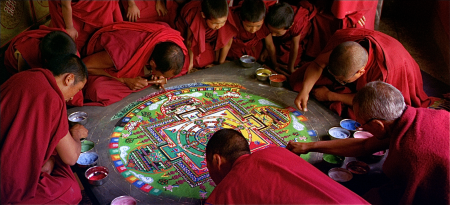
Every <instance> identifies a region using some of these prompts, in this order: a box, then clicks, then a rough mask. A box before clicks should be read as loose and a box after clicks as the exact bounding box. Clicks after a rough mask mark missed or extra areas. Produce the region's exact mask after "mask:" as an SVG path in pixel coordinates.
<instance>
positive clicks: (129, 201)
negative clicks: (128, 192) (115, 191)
mask: <svg viewBox="0 0 450 205" xmlns="http://www.w3.org/2000/svg"><path fill="white" fill-rule="evenodd" d="M136 204H137V201H136V199H134V198H133V197H131V196H119V197H116V198H115V199H114V200H112V202H111V205H136Z"/></svg>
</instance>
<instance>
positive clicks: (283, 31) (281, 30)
mask: <svg viewBox="0 0 450 205" xmlns="http://www.w3.org/2000/svg"><path fill="white" fill-rule="evenodd" d="M267 27H268V28H269V30H270V33H271V34H272V36H283V35H284V34H286V32H287V31H288V30H286V29H284V28H274V27H272V26H270V25H267Z"/></svg>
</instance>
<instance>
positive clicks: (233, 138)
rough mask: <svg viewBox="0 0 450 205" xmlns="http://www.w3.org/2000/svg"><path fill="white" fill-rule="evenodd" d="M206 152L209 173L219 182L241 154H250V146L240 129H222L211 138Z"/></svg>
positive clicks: (215, 181)
mask: <svg viewBox="0 0 450 205" xmlns="http://www.w3.org/2000/svg"><path fill="white" fill-rule="evenodd" d="M205 152H206V163H207V167H208V170H209V175H210V176H211V179H212V180H213V181H214V183H216V184H219V183H220V182H221V181H222V179H223V178H224V177H225V176H226V175H227V174H228V172H230V170H231V167H232V166H233V164H234V162H235V161H236V160H237V159H238V158H239V157H240V156H242V155H244V154H250V147H249V145H248V141H247V139H245V138H244V136H243V135H242V134H241V133H240V132H239V131H236V130H233V129H221V130H219V131H217V132H216V133H214V135H213V136H212V137H211V138H210V139H209V141H208V144H207V145H206V151H205Z"/></svg>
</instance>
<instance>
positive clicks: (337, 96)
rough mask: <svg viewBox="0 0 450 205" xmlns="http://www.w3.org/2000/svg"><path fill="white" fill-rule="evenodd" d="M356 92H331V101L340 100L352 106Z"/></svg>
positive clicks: (329, 96)
mask: <svg viewBox="0 0 450 205" xmlns="http://www.w3.org/2000/svg"><path fill="white" fill-rule="evenodd" d="M355 95H356V94H355V93H350V94H341V93H335V92H330V94H329V95H328V98H329V101H338V102H342V103H344V104H346V105H350V106H352V105H353V104H352V103H353V97H355Z"/></svg>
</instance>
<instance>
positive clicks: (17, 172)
mask: <svg viewBox="0 0 450 205" xmlns="http://www.w3.org/2000/svg"><path fill="white" fill-rule="evenodd" d="M0 90H1V93H2V97H1V98H0V107H1V112H0V114H1V122H2V123H1V124H0V128H1V129H0V141H1V163H2V164H1V203H2V204H7V203H25V204H31V203H39V204H44V203H60V204H63V203H64V204H67V203H72V204H73V203H75V204H76V203H78V202H80V201H81V191H80V187H79V186H78V183H77V181H76V179H75V176H74V175H73V172H72V171H71V169H70V166H68V165H66V164H64V163H62V162H61V161H60V159H59V158H58V157H56V158H57V160H56V161H57V163H56V164H55V168H54V170H53V172H52V174H51V175H48V174H47V173H42V172H41V168H42V166H43V165H44V163H45V162H46V161H47V160H48V159H49V158H50V156H52V155H56V145H57V144H58V143H59V141H60V140H61V139H62V138H63V137H64V136H65V135H66V134H67V133H68V132H69V123H68V121H67V111H66V103H65V101H64V96H63V94H62V93H61V91H60V89H59V87H58V85H57V84H56V81H55V78H54V77H53V74H52V73H51V72H50V71H49V70H47V69H41V68H36V69H31V70H28V71H23V72H20V73H17V74H15V75H13V76H12V77H11V78H10V79H8V80H7V81H6V82H5V83H3V84H2V85H1V87H0Z"/></svg>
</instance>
